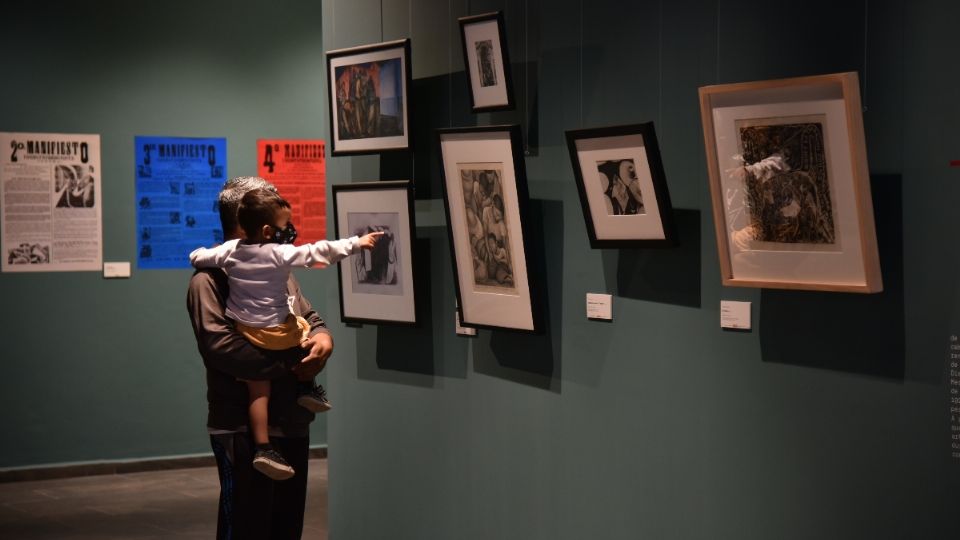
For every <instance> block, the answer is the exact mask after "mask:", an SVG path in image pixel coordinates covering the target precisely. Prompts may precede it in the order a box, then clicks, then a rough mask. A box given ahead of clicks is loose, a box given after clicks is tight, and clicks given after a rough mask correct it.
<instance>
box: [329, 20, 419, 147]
mask: <svg viewBox="0 0 960 540" xmlns="http://www.w3.org/2000/svg"><path fill="white" fill-rule="evenodd" d="M410 73H411V71H410V39H409V38H408V39H401V40H397V41H389V42H385V43H377V44H374V45H364V46H361V47H353V48H350V49H339V50H336V51H329V52H328V53H327V81H328V85H327V86H328V97H329V105H330V145H331V153H332V155H334V156H340V155H350V154H370V153H376V152H386V151H389V150H406V149H408V148H410V116H409V111H408V108H409V107H408V105H409V102H410V95H409V92H410V88H411V86H412V85H411V79H410V77H411V75H410Z"/></svg>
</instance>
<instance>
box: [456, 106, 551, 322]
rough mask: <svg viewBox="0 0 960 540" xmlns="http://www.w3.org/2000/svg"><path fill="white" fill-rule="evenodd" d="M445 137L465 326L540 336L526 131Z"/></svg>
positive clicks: (463, 131) (484, 130) (486, 130)
mask: <svg viewBox="0 0 960 540" xmlns="http://www.w3.org/2000/svg"><path fill="white" fill-rule="evenodd" d="M437 136H438V138H439V143H440V155H441V160H442V163H441V172H442V176H443V182H442V184H443V190H444V191H443V202H444V209H445V210H446V214H447V223H448V228H447V231H448V233H449V236H450V252H451V253H452V254H453V257H451V258H452V259H453V273H454V281H453V282H454V284H455V286H456V293H457V304H458V309H459V310H460V318H461V321H462V324H463V326H467V327H471V328H504V329H510V330H519V331H524V332H540V331H541V330H542V328H543V321H542V316H543V315H542V310H541V309H540V304H541V302H540V298H541V296H540V288H539V283H538V280H536V279H530V273H531V271H532V270H531V269H532V268H534V265H533V262H534V261H533V258H532V257H531V252H530V250H529V249H528V247H527V244H526V242H527V241H528V239H529V238H530V224H529V222H528V217H527V216H528V208H527V206H528V195H527V178H526V169H525V167H524V161H523V154H522V150H521V148H522V143H521V135H520V127H519V126H516V125H512V126H489V127H476V128H450V129H441V130H438V132H437Z"/></svg>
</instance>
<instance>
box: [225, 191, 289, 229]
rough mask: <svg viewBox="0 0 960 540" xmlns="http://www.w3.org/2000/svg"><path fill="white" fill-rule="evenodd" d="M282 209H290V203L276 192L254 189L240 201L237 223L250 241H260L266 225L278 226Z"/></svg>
mask: <svg viewBox="0 0 960 540" xmlns="http://www.w3.org/2000/svg"><path fill="white" fill-rule="evenodd" d="M282 208H290V203H288V202H287V201H286V200H284V198H283V197H281V196H280V195H279V194H277V192H276V191H270V190H268V189H253V190H250V191H248V192H247V194H246V195H244V196H243V198H242V199H240V208H238V209H237V222H239V224H240V228H241V229H243V232H244V233H245V234H246V235H247V238H248V239H249V240H258V239H259V237H260V230H261V229H263V226H264V225H270V226H271V227H275V226H276V225H277V224H276V221H275V220H276V216H277V212H279V211H280V210H281V209H282Z"/></svg>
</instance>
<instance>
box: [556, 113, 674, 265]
mask: <svg viewBox="0 0 960 540" xmlns="http://www.w3.org/2000/svg"><path fill="white" fill-rule="evenodd" d="M567 147H568V149H569V150H570V160H571V161H572V162H573V174H574V177H575V178H576V181H577V190H578V191H579V193H580V203H581V205H582V208H583V217H584V220H585V221H586V224H587V234H588V235H589V236H590V246H591V247H593V248H630V247H665V246H672V245H675V244H676V237H677V234H676V227H675V225H674V220H673V207H672V206H671V204H670V192H669V191H668V190H667V181H666V179H665V177H664V174H663V163H662V162H661V160H660V149H659V147H658V146H657V136H656V133H654V130H653V123H652V122H650V123H646V124H634V125H629V126H615V127H604V128H594V129H578V130H572V131H568V132H567Z"/></svg>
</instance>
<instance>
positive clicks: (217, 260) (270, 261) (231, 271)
mask: <svg viewBox="0 0 960 540" xmlns="http://www.w3.org/2000/svg"><path fill="white" fill-rule="evenodd" d="M359 250H360V238H359V237H357V236H353V237H351V238H347V239H344V240H334V241H329V240H320V241H319V242H314V243H312V244H304V245H302V246H294V245H292V244H275V243H269V244H247V243H243V242H240V241H239V240H230V241H228V242H224V243H223V244H221V245H219V246H217V247H214V248H198V249H195V250H193V252H192V253H190V264H192V265H193V266H194V267H196V268H222V269H223V270H224V271H225V272H226V273H227V279H228V283H229V284H230V297H229V298H228V299H227V310H226V314H227V316H228V317H230V318H231V319H233V320H235V321H238V322H240V323H243V324H245V325H247V326H251V327H254V328H266V327H268V326H277V325H280V324H282V323H283V322H284V321H286V320H287V316H288V315H289V314H290V306H289V304H288V301H287V279H288V277H289V276H290V270H291V269H292V268H298V267H314V268H316V267H320V268H322V267H324V266H328V265H331V264H334V263H336V262H338V261H340V260H341V259H343V258H345V257H349V256H350V255H353V254H354V253H356V252H357V251H359Z"/></svg>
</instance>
